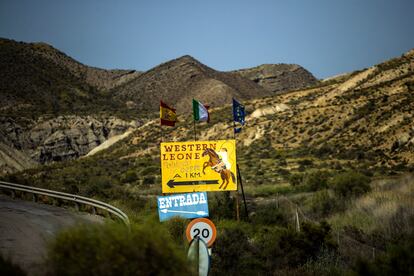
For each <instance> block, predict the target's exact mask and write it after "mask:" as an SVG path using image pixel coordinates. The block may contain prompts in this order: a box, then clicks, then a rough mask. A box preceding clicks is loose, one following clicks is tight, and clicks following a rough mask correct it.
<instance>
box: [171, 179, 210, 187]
mask: <svg viewBox="0 0 414 276" xmlns="http://www.w3.org/2000/svg"><path fill="white" fill-rule="evenodd" d="M209 184H218V180H201V181H179V182H175V181H174V179H171V180H170V181H168V182H167V185H168V187H170V188H174V187H175V186H186V185H209Z"/></svg>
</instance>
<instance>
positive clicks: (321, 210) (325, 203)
mask: <svg viewBox="0 0 414 276" xmlns="http://www.w3.org/2000/svg"><path fill="white" fill-rule="evenodd" d="M309 200H310V209H311V211H312V213H313V216H314V217H317V218H322V217H326V216H328V215H331V214H333V213H334V212H337V211H342V210H344V209H345V202H344V201H343V200H342V199H341V198H337V197H336V196H335V195H333V194H331V193H330V192H329V190H322V191H318V192H316V193H314V194H313V195H312V197H311V198H310V199H309Z"/></svg>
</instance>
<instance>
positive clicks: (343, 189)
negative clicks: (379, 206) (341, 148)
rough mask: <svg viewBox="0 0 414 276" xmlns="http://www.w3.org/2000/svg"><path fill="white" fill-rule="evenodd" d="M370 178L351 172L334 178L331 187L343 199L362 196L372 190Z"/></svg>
mask: <svg viewBox="0 0 414 276" xmlns="http://www.w3.org/2000/svg"><path fill="white" fill-rule="evenodd" d="M369 183H370V178H369V177H368V176H365V175H363V174H361V173H357V172H353V171H349V172H344V173H340V174H338V175H336V176H334V177H333V178H332V180H331V183H330V186H331V187H332V188H333V190H334V191H335V193H336V194H337V195H339V196H342V197H352V196H360V195H363V194H365V193H367V192H369V191H370V190H371V187H370V185H369Z"/></svg>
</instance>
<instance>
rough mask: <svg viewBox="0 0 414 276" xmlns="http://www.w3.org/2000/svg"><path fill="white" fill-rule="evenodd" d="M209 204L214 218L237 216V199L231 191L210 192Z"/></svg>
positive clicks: (232, 217)
mask: <svg viewBox="0 0 414 276" xmlns="http://www.w3.org/2000/svg"><path fill="white" fill-rule="evenodd" d="M240 205H241V201H240ZM208 206H209V210H210V217H211V218H212V219H215V220H216V219H234V218H235V217H236V204H235V199H234V198H233V197H231V196H230V192H221V193H209V194H208Z"/></svg>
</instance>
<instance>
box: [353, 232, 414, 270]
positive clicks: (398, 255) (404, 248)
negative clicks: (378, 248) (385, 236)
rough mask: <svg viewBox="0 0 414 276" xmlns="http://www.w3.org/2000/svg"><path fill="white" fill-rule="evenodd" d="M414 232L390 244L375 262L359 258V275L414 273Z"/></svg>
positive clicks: (357, 268)
mask: <svg viewBox="0 0 414 276" xmlns="http://www.w3.org/2000/svg"><path fill="white" fill-rule="evenodd" d="M413 249H414V232H413V233H411V234H410V235H408V236H406V237H404V239H401V240H400V241H399V242H398V243H397V244H393V245H390V246H389V247H388V248H387V250H386V252H385V253H383V254H381V255H379V256H378V257H377V258H376V259H375V260H374V261H373V262H369V261H367V260H359V261H358V262H357V265H356V268H355V270H356V273H357V274H358V275H390V276H392V275H414V250H413Z"/></svg>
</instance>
